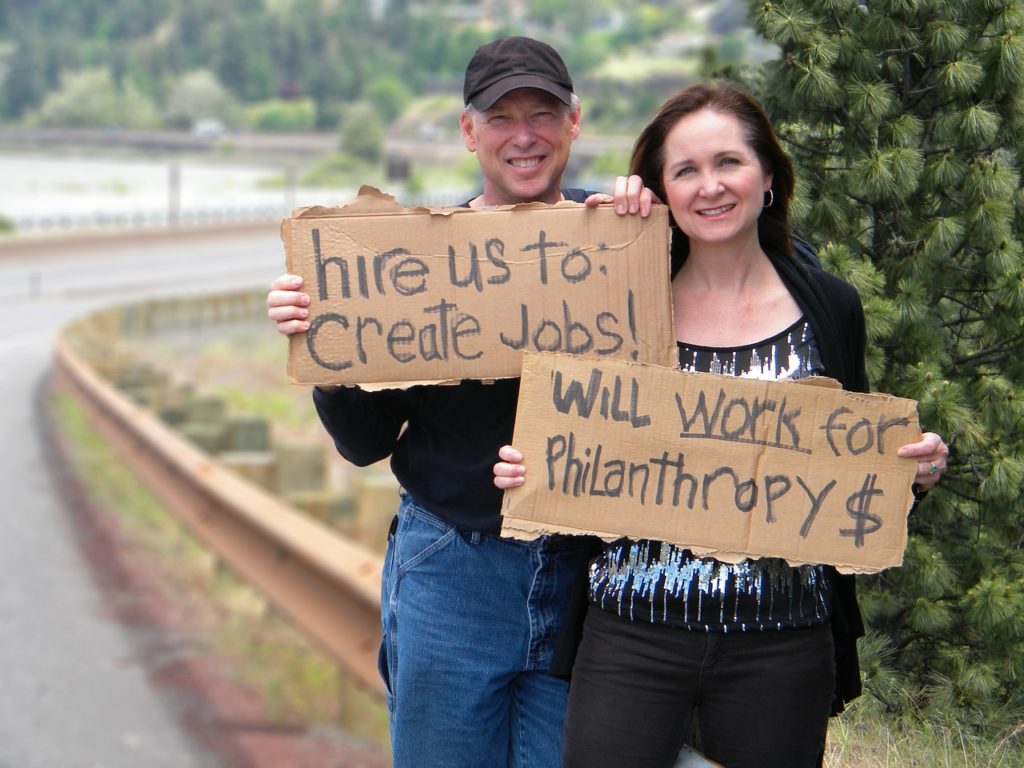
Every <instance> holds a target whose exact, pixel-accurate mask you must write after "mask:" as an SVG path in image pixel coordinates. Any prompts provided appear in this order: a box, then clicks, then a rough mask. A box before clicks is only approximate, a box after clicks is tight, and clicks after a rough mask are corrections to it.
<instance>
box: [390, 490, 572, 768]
mask: <svg viewBox="0 0 1024 768" xmlns="http://www.w3.org/2000/svg"><path fill="white" fill-rule="evenodd" d="M577 552H578V545H577V544H575V543H574V542H573V541H572V540H571V539H555V538H551V539H546V540H545V539H541V540H538V541H533V542H522V541H514V540H510V539H502V538H499V537H497V536H490V535H486V534H481V533H477V532H472V531H463V530H460V529H457V528H455V527H453V526H452V525H450V524H448V523H446V522H445V521H443V520H441V519H440V518H438V517H437V516H435V515H433V514H431V513H430V512H428V511H427V510H425V509H423V508H422V507H420V506H418V505H417V504H416V503H415V502H414V501H413V500H412V498H411V497H410V496H408V495H406V496H405V497H404V498H403V500H402V504H401V508H400V509H399V514H398V525H397V528H396V529H395V532H394V534H393V535H392V536H391V537H390V538H389V541H388V551H387V554H386V556H385V560H384V578H383V583H382V590H381V612H382V617H381V618H382V624H383V642H382V643H381V654H380V668H381V675H382V676H383V678H384V682H385V684H386V686H387V691H388V693H387V700H388V711H389V713H390V716H391V744H392V760H393V766H394V768H409V767H410V766H415V767H416V768H430V767H431V766H437V767H438V768H460V767H461V766H465V768H496V767H499V766H500V767H504V766H510V767H511V768H549V766H550V767H555V766H558V765H559V763H560V755H561V748H562V727H563V723H564V719H565V709H566V701H567V684H566V683H565V682H564V681H563V680H559V679H558V678H555V677H552V676H551V675H549V674H548V673H547V669H548V667H549V665H550V662H551V654H552V650H553V645H554V639H555V635H556V634H557V632H558V627H559V624H560V621H561V617H562V614H563V613H564V609H565V605H566V602H567V599H568V595H569V586H570V582H571V579H572V577H573V573H574V570H575V563H576V557H577Z"/></svg>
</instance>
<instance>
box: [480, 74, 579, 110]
mask: <svg viewBox="0 0 1024 768" xmlns="http://www.w3.org/2000/svg"><path fill="white" fill-rule="evenodd" d="M517 88H538V89H540V90H542V91H547V92H548V93H550V94H551V95H552V96H554V97H555V98H556V99H558V100H559V101H561V102H562V103H563V104H565V105H567V106H568V105H571V104H572V91H570V90H568V89H567V88H563V87H562V86H560V85H558V83H553V82H551V81H550V80H548V79H547V78H546V77H541V76H540V75H510V76H509V77H506V78H504V79H502V80H499V81H498V82H496V83H494V84H493V85H490V86H488V87H487V88H484V89H483V90H482V91H480V93H478V94H476V95H474V96H473V97H472V98H471V99H470V100H469V103H470V104H471V105H472V106H473V109H475V110H477V111H478V112H486V111H487V110H488V109H490V108H491V107H493V106H494V103H495V102H496V101H497V100H498V99H500V98H501V97H502V96H504V95H505V94H506V93H508V92H509V91H514V90H516V89H517Z"/></svg>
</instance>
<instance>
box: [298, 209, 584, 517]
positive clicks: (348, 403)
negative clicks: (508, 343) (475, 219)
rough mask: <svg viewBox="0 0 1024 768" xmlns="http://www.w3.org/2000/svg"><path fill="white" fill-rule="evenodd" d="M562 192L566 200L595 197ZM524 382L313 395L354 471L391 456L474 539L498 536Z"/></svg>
mask: <svg viewBox="0 0 1024 768" xmlns="http://www.w3.org/2000/svg"><path fill="white" fill-rule="evenodd" d="M591 194H592V193H591V192H588V191H586V190H582V189H563V190H562V196H563V197H564V198H565V199H566V200H572V201H574V202H577V203H582V202H583V201H584V200H586V198H587V197H588V196H589V195H591ZM518 399H519V379H518V378H512V379H499V380H497V381H495V382H493V383H483V382H481V381H475V380H466V381H462V382H459V383H458V384H429V385H419V386H414V387H409V388H408V389H402V390H398V389H388V390H381V391H377V392H367V391H364V390H361V389H358V388H356V387H342V388H340V389H338V390H336V391H334V392H332V393H329V394H328V393H324V392H322V391H320V390H318V389H314V390H313V402H314V404H315V405H316V410H317V413H318V414H319V415H320V420H321V421H322V422H323V424H324V427H326V428H327V432H328V433H329V434H330V436H331V438H332V439H333V440H334V445H335V447H337V449H338V452H339V453H340V454H341V455H342V456H344V457H345V458H346V459H348V460H349V461H351V462H352V463H353V464H355V465H357V466H366V465H368V464H372V463H374V462H376V461H380V460H381V459H384V458H386V457H388V456H391V470H392V472H394V474H395V477H396V478H397V479H398V482H399V483H400V484H401V486H402V488H404V489H405V490H406V491H408V492H409V493H410V494H412V497H413V498H414V499H416V502H417V503H418V504H420V505H421V506H423V507H425V508H426V509H428V510H430V511H431V512H432V513H433V514H435V515H437V516H438V517H441V518H443V519H444V520H446V521H448V522H450V523H452V524H453V525H455V526H457V527H459V528H463V529H466V530H471V531H483V532H485V533H497V532H498V531H499V530H500V529H501V493H502V492H501V491H500V490H499V489H498V488H496V487H495V485H494V473H493V469H492V468H493V466H494V463H495V462H496V461H497V460H498V449H499V448H500V447H501V446H503V445H506V444H509V443H511V442H512V430H513V426H514V424H515V417H516V402H517V400H518Z"/></svg>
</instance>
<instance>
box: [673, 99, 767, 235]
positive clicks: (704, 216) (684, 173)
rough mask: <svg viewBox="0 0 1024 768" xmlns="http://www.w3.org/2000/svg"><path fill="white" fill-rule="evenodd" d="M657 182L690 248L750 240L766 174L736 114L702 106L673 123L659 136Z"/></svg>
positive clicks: (762, 197)
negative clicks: (660, 154)
mask: <svg viewBox="0 0 1024 768" xmlns="http://www.w3.org/2000/svg"><path fill="white" fill-rule="evenodd" d="M662 180H663V182H664V185H665V196H666V197H667V198H668V201H667V202H668V205H669V208H671V210H672V216H673V217H674V218H675V220H676V224H678V225H679V228H680V229H681V230H682V231H683V232H684V233H686V235H687V236H689V238H690V246H691V248H692V247H694V246H698V245H700V244H702V243H706V244H730V243H734V244H736V245H737V246H741V245H743V244H745V243H746V242H748V239H749V238H753V239H754V241H755V242H756V240H757V218H758V217H759V216H760V215H761V209H762V207H763V205H764V195H765V193H766V192H767V191H768V189H769V188H770V187H771V185H772V177H771V175H770V174H767V173H765V171H764V169H763V168H762V167H761V162H760V160H759V158H758V156H757V154H756V153H755V152H754V150H753V148H752V147H751V146H750V145H749V144H748V143H747V140H746V137H745V136H744V132H743V124H742V123H741V122H740V121H739V120H738V119H737V118H736V117H734V116H732V115H729V114H722V113H720V112H714V111H712V110H710V109H702V110H700V111H699V112H694V113H692V114H690V115H687V116H686V117H684V118H682V119H681V120H680V121H679V122H677V123H676V124H675V125H674V126H673V127H672V129H671V130H670V131H669V132H668V135H667V136H666V137H665V166H664V168H663V170H662Z"/></svg>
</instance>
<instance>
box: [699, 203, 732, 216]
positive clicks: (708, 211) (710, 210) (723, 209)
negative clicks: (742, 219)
mask: <svg viewBox="0 0 1024 768" xmlns="http://www.w3.org/2000/svg"><path fill="white" fill-rule="evenodd" d="M730 208H732V206H731V205H723V206H722V207H721V208H708V209H706V210H703V211H700V212H699V213H700V215H701V216H717V215H718V214H720V213H725V212H726V211H728V210H729V209H730Z"/></svg>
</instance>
